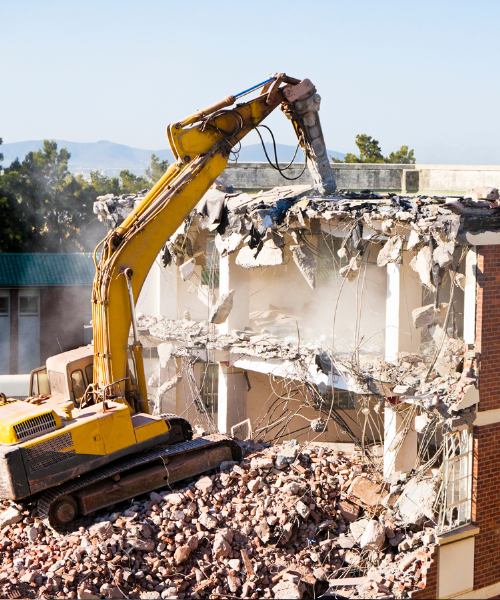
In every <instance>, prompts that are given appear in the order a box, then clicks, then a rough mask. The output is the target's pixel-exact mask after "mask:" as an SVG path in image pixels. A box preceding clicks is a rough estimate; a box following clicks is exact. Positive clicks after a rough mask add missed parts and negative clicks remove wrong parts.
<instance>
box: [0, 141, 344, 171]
mask: <svg viewBox="0 0 500 600" xmlns="http://www.w3.org/2000/svg"><path fill="white" fill-rule="evenodd" d="M54 141H55V142H57V147H58V148H59V149H61V148H67V149H68V152H69V153H70V154H71V158H70V161H69V170H70V171H71V172H72V173H75V174H76V173H83V174H84V175H87V174H89V173H90V171H95V170H97V171H99V172H100V173H104V174H105V175H108V176H110V177H115V176H118V174H119V173H120V171H122V170H123V169H128V170H129V171H132V172H133V173H135V174H136V175H142V174H143V173H144V171H145V169H147V167H149V164H150V162H151V154H156V156H158V157H159V158H160V160H165V159H166V160H168V161H169V162H173V160H174V156H173V154H172V152H171V150H167V149H163V150H141V149H139V148H131V147H130V146H125V145H123V144H115V143H114V142H107V141H100V142H90V143H81V142H68V141H65V140H54ZM42 146H43V141H42V140H36V141H28V142H12V143H10V144H2V146H0V152H1V153H2V154H3V155H4V160H3V162H2V164H3V166H4V167H6V166H8V165H10V163H11V162H12V161H13V160H15V159H16V158H19V160H21V161H22V160H23V158H24V157H25V156H26V154H27V153H28V152H31V151H35V150H40V148H42ZM266 150H267V153H268V155H269V158H270V159H271V160H273V161H274V152H273V148H272V145H271V144H266ZM276 152H277V155H278V160H279V161H280V162H289V161H290V160H291V159H292V157H293V153H294V152H295V146H288V145H285V144H276ZM328 154H329V155H331V156H335V158H343V156H344V155H343V154H341V153H340V152H335V151H332V150H329V151H328ZM295 160H296V161H299V162H303V160H304V155H303V154H302V151H301V150H300V149H299V151H298V152H297V157H296V159H295ZM238 162H266V157H265V155H264V151H263V150H262V146H261V144H251V145H250V146H243V147H242V148H241V150H240V152H239V156H238Z"/></svg>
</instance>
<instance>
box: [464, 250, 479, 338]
mask: <svg viewBox="0 0 500 600" xmlns="http://www.w3.org/2000/svg"><path fill="white" fill-rule="evenodd" d="M476 268H477V255H476V249H475V248H473V249H472V250H469V252H468V253H467V257H466V259H465V293H464V341H465V343H466V344H474V343H475V341H476Z"/></svg>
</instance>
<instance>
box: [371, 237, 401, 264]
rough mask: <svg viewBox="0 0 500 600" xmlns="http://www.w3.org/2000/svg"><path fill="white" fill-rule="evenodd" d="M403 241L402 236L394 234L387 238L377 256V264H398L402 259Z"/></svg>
mask: <svg viewBox="0 0 500 600" xmlns="http://www.w3.org/2000/svg"><path fill="white" fill-rule="evenodd" d="M403 241H404V238H403V237H402V236H399V235H395V236H394V237H392V238H391V239H390V240H388V241H387V242H386V243H385V244H384V246H383V248H382V249H381V250H380V252H379V253H378V256H377V266H379V267H385V266H386V265H387V264H389V263H396V264H400V263H401V262H402V261H403Z"/></svg>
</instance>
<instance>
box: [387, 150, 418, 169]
mask: <svg viewBox="0 0 500 600" xmlns="http://www.w3.org/2000/svg"><path fill="white" fill-rule="evenodd" d="M387 162H389V163H398V164H402V165H414V164H415V157H414V156H413V150H408V146H401V148H400V149H399V150H398V151H397V152H391V153H390V154H389V158H388V159H387Z"/></svg>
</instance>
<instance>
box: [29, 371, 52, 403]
mask: <svg viewBox="0 0 500 600" xmlns="http://www.w3.org/2000/svg"><path fill="white" fill-rule="evenodd" d="M49 395H50V387H49V378H48V376H47V368H46V367H40V368H39V369H35V370H34V371H32V372H31V377H30V396H49Z"/></svg>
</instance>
